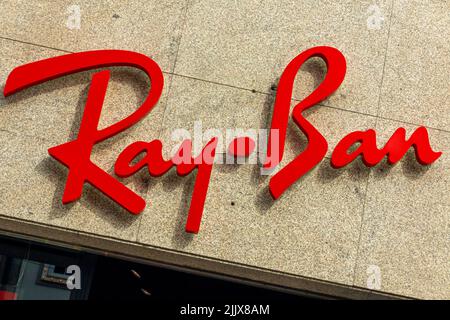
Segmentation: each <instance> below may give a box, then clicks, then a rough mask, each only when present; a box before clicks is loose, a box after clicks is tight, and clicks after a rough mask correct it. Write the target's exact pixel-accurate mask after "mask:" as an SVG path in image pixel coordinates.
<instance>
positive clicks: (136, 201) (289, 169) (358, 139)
mask: <svg viewBox="0 0 450 320" xmlns="http://www.w3.org/2000/svg"><path fill="white" fill-rule="evenodd" d="M312 57H320V58H322V59H323V60H324V61H325V62H326V64H327V74H326V76H325V79H324V80H323V81H322V83H321V84H320V85H319V86H318V87H317V88H316V89H315V90H314V91H313V92H312V93H311V94H310V95H309V96H307V97H306V98H305V99H303V100H302V101H301V102H300V103H298V104H297V105H296V106H295V107H294V109H293V111H292V118H293V120H294V122H295V123H296V125H297V126H298V127H299V128H300V130H302V132H303V133H304V134H305V135H306V137H307V139H308V145H307V147H306V149H305V150H304V151H302V152H301V153H300V154H299V155H298V156H297V157H296V158H294V159H293V160H292V161H291V162H290V163H288V164H287V165H286V166H285V167H283V168H281V169H280V170H279V171H278V172H276V173H275V174H274V175H273V176H272V177H271V179H270V181H269V190H270V193H271V195H272V197H273V198H274V199H277V198H279V197H280V196H281V195H282V194H283V193H284V191H286V189H288V188H289V187H290V186H291V185H292V184H293V183H294V182H295V181H297V180H298V179H300V178H301V177H302V176H303V175H305V174H306V173H307V172H308V171H310V170H311V169H312V168H314V167H315V166H316V165H317V164H318V163H319V162H321V161H322V160H323V158H324V157H325V154H326V152H327V150H328V143H327V140H326V139H325V137H324V136H323V135H322V134H321V133H320V132H319V131H318V130H317V129H316V128H315V127H314V126H313V125H312V124H311V123H310V122H309V121H308V120H306V118H305V117H304V116H303V114H302V113H303V111H305V110H306V109H308V108H311V107H312V106H314V105H316V104H318V103H319V102H321V101H323V100H324V99H326V98H327V97H329V96H330V95H331V94H332V93H333V92H334V91H336V90H337V89H338V88H339V86H340V85H341V83H342V81H343V80H344V77H345V73H346V61H345V58H344V56H343V55H342V53H341V52H340V51H339V50H337V49H335V48H331V47H324V46H322V47H314V48H311V49H309V50H306V51H304V52H302V53H301V54H299V55H298V56H297V57H295V58H294V59H293V60H292V61H291V62H290V63H289V64H288V66H287V67H286V69H285V70H284V72H283V74H282V76H281V78H280V82H279V86H278V91H277V94H276V99H275V105H274V111H273V117H272V124H271V130H270V134H269V140H268V147H267V153H266V156H265V161H264V165H263V167H264V168H265V169H268V170H270V169H273V168H275V167H276V166H277V165H279V164H280V162H281V160H282V158H283V152H284V146H285V138H286V128H287V124H288V120H289V113H290V103H291V99H292V90H293V85H294V79H295V76H296V74H297V72H298V71H299V69H300V67H301V66H302V65H303V63H304V62H305V61H307V60H308V59H310V58H312ZM113 66H129V67H135V68H139V69H141V70H143V71H144V72H145V73H146V74H147V76H148V77H149V78H150V80H151V88H150V90H149V92H148V95H147V98H146V100H145V101H144V102H143V103H142V105H141V106H140V107H139V108H138V109H137V110H136V111H134V112H133V113H131V114H130V115H129V116H127V117H126V118H124V119H122V120H120V121H118V122H116V123H114V124H112V125H110V126H108V127H106V128H103V129H101V130H99V129H98V123H99V119H100V114H101V111H102V107H103V102H104V98H105V94H106V90H107V87H108V82H109V78H110V71H108V70H103V71H99V72H97V73H95V74H94V75H93V76H92V81H91V85H90V89H89V93H88V97H87V101H86V105H85V108H84V112H83V116H82V120H81V123H80V128H79V132H78V137H77V138H76V139H75V140H73V141H69V142H67V143H64V144H61V145H58V146H55V147H52V148H50V149H49V150H48V152H49V154H50V155H51V156H52V157H54V158H55V159H56V160H58V161H59V162H61V163H62V164H64V165H65V166H66V167H68V169H69V172H68V176H67V181H66V186H65V189H64V194H63V197H62V202H63V203H64V204H67V203H70V202H73V201H75V200H77V199H79V198H80V197H81V194H82V191H83V185H84V183H86V182H88V183H90V184H91V185H92V186H94V187H95V188H97V189H98V190H100V191H101V192H103V193H104V194H105V195H106V196H108V197H109V198H111V199H112V200H113V201H115V202H116V203H118V204H119V205H121V206H122V207H124V208H125V209H127V210H128V211H129V212H130V213H132V214H139V213H140V212H142V211H143V210H144V208H145V205H146V203H145V200H144V199H143V198H142V197H140V196H139V195H137V194H136V193H135V192H133V191H132V190H130V189H129V188H128V187H126V186H125V185H124V184H122V183H121V182H120V181H119V180H118V179H116V178H115V177H114V176H112V175H110V174H109V173H107V172H106V171H104V170H103V169H101V168H100V167H98V166H97V165H96V164H95V163H93V162H92V161H91V152H92V148H93V146H94V145H95V144H97V143H99V142H101V141H104V140H106V139H109V138H111V137H113V136H115V135H116V134H118V133H119V132H121V131H123V130H126V129H128V128H130V127H132V126H133V125H134V124H136V123H137V122H138V121H140V120H141V119H143V118H144V117H145V116H147V115H148V113H149V112H150V111H151V110H152V108H153V107H154V106H155V105H156V103H157V102H158V100H159V98H160V96H161V92H162V89H163V85H164V78H163V74H162V72H161V69H160V68H159V66H158V65H157V64H156V63H155V62H154V61H153V60H152V59H150V58H149V57H147V56H145V55H142V54H139V53H136V52H130V51H122V50H99V51H87V52H80V53H74V54H68V55H63V56H60V57H55V58H50V59H45V60H41V61H37V62H33V63H29V64H25V65H22V66H19V67H17V68H15V69H14V70H13V71H12V72H11V73H10V75H9V76H8V79H7V81H6V84H5V88H4V95H5V97H6V96H9V95H12V94H14V93H16V92H18V91H20V90H23V89H25V88H28V87H31V86H34V85H37V84H40V83H42V82H45V81H48V80H52V79H55V78H58V77H62V76H65V75H68V74H72V73H76V72H81V71H85V70H90V69H97V68H104V67H113ZM357 144H359V145H358V147H357V148H356V149H355V148H352V147H354V146H356V145H357ZM254 146H255V143H254V141H253V140H252V139H250V138H249V137H238V138H236V139H235V140H234V141H233V142H232V143H231V144H230V146H229V149H228V150H229V151H230V152H231V153H233V154H234V155H235V156H248V155H249V154H250V153H251V152H252V150H253V148H254ZM216 147H217V138H212V139H211V140H210V141H209V142H208V143H207V144H206V145H205V146H204V148H203V150H202V152H201V153H200V154H199V155H198V156H197V157H195V158H192V143H191V141H190V140H185V141H184V142H183V143H182V144H181V146H180V148H179V149H178V151H177V152H176V153H175V155H174V156H173V157H172V158H171V159H169V160H166V159H164V158H163V155H162V142H161V141H159V140H153V141H150V142H147V141H137V142H134V143H132V144H130V145H129V146H128V147H126V148H125V149H124V150H123V151H122V152H121V153H120V154H119V155H118V157H117V160H116V162H115V165H114V172H115V175H116V176H118V177H122V178H124V177H129V176H131V175H133V174H135V173H136V172H138V171H139V170H141V169H142V168H144V167H146V169H147V170H148V173H149V174H150V175H151V176H152V177H158V176H162V175H164V174H165V173H167V172H168V171H169V170H170V169H171V168H172V167H175V168H176V172H177V174H178V175H180V176H185V175H188V174H190V173H191V172H193V171H194V170H195V169H196V170H197V176H196V179H195V185H194V189H193V194H192V199H191V204H190V208H189V212H188V216H187V222H186V231H187V232H191V233H198V231H199V228H200V223H201V218H202V214H203V207H204V204H205V199H206V194H207V191H208V185H209V181H210V177H211V170H212V166H213V163H214V157H215V152H216ZM411 147H414V149H415V154H416V159H417V161H418V162H419V163H420V164H422V165H429V164H431V163H433V162H434V161H436V159H438V158H439V157H440V155H441V152H435V151H433V149H432V148H431V146H430V142H429V138H428V131H427V129H426V128H425V127H419V128H418V129H417V130H416V131H415V132H414V133H413V134H412V135H411V136H410V137H409V139H407V138H406V132H405V129H403V128H399V129H397V130H396V131H395V132H394V134H393V135H392V137H391V138H390V139H389V140H388V142H387V143H386V145H385V146H384V147H383V148H382V149H378V147H377V144H376V133H375V131H374V130H372V129H370V130H367V131H356V132H352V133H350V134H349V135H347V136H345V137H344V138H343V139H342V140H341V141H340V142H339V143H338V144H337V146H336V148H335V149H334V150H333V153H332V157H331V165H332V166H333V167H334V168H341V167H344V166H346V165H347V164H349V163H350V162H352V161H353V160H355V159H356V158H357V157H358V156H360V157H361V158H362V160H363V162H364V163H365V164H366V165H367V166H368V167H372V166H374V165H376V164H377V163H379V162H380V161H381V160H382V159H383V158H385V157H387V160H388V162H389V163H390V164H394V163H396V162H398V161H399V160H400V159H401V158H402V157H403V156H404V155H405V153H406V152H407V150H408V149H409V148H411ZM353 149H355V150H353ZM141 155H144V157H142V158H138V156H141ZM138 159H139V160H138ZM136 160H138V161H136Z"/></svg>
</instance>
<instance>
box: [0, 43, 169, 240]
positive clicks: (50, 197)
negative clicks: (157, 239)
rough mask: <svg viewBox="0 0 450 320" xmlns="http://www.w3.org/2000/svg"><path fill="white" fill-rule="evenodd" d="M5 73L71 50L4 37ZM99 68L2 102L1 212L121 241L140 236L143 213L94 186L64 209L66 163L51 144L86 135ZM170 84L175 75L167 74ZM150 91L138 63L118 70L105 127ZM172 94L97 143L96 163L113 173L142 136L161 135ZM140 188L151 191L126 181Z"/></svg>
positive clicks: (103, 120) (103, 117) (111, 86)
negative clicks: (85, 116) (82, 127)
mask: <svg viewBox="0 0 450 320" xmlns="http://www.w3.org/2000/svg"><path fill="white" fill-rule="evenodd" d="M0 43H1V46H2V49H3V50H2V52H1V54H0V66H1V74H0V77H1V79H2V82H3V83H4V82H5V81H6V77H7V75H8V73H9V72H10V71H11V70H12V69H13V68H14V67H16V66H18V65H21V64H24V63H27V62H31V61H35V60H39V59H43V58H48V57H51V56H57V55H61V54H64V53H63V52H58V51H55V50H49V49H42V48H39V47H37V46H31V45H28V44H22V43H18V42H13V41H10V40H0ZM91 76H92V72H85V73H81V74H76V75H71V76H66V77H63V78H60V79H56V80H53V81H50V82H47V83H44V84H42V85H39V86H35V87H32V88H29V89H26V90H24V91H22V92H20V93H17V94H15V95H13V96H11V97H8V98H4V97H2V98H1V100H0V104H1V106H0V132H1V140H0V141H2V143H1V147H2V152H1V155H0V159H1V160H0V161H1V162H2V163H5V164H7V165H5V166H2V168H1V174H0V180H1V182H0V184H1V188H2V191H1V194H2V199H1V213H0V214H2V215H6V216H11V217H16V218H20V219H24V220H30V221H35V222H41V223H45V224H49V225H55V226H60V227H65V228H69V229H73V230H80V231H85V232H89V233H92V234H99V235H113V237H114V238H118V239H126V240H135V238H136V236H137V227H138V223H139V219H140V216H138V217H133V216H131V215H130V214H128V213H126V212H125V211H124V210H122V209H120V207H118V206H117V205H116V204H114V203H112V202H111V201H109V199H107V198H105V196H104V195H102V194H101V193H100V192H97V191H96V190H93V189H92V188H86V190H85V192H84V194H83V196H82V197H81V200H80V201H79V202H75V203H74V204H73V205H68V206H63V205H62V203H61V197H62V192H63V190H64V184H65V179H66V173H67V170H66V169H65V167H64V166H63V165H62V164H60V163H58V162H57V161H55V160H54V159H52V158H51V157H50V156H49V155H48V152H47V149H48V148H50V147H53V146H56V145H59V144H62V143H64V142H67V141H69V140H72V139H75V138H76V136H77V133H78V129H79V124H80V120H81V116H82V113H83V108H84V104H85V101H86V96H87V92H88V89H89V83H90V78H91ZM165 79H166V83H167V85H166V88H169V87H170V80H171V76H170V75H167V74H166V75H165ZM148 89H149V82H148V79H147V78H146V76H145V75H144V74H142V73H140V72H137V71H135V70H134V69H131V68H115V69H114V70H113V71H112V72H111V80H110V82H109V86H108V91H107V94H106V98H105V103H104V107H103V109H102V115H101V119H100V123H99V128H104V127H106V126H109V125H111V124H113V123H116V122H117V121H119V120H121V119H123V118H124V117H125V116H126V115H128V114H130V113H131V112H132V111H134V110H135V109H136V108H137V107H138V106H139V105H140V103H142V102H143V99H144V98H145V96H146V94H147V92H148ZM166 95H167V94H166V91H164V92H163V94H162V97H161V99H160V102H159V103H158V105H156V106H155V108H154V109H153V110H152V112H151V113H150V114H149V115H148V116H147V117H146V118H145V119H144V120H143V121H141V123H139V124H137V125H136V126H134V127H132V128H130V129H128V130H127V131H125V132H123V133H122V134H120V135H117V136H115V137H114V138H112V139H109V140H106V141H104V142H102V143H100V144H98V145H96V146H95V147H94V150H93V153H92V157H91V158H92V160H93V161H94V162H95V163H96V164H97V165H99V166H100V167H101V168H103V169H105V170H107V171H108V172H112V171H111V170H112V167H113V165H114V161H115V160H116V157H117V156H118V154H119V152H120V151H122V150H123V149H124V148H125V147H126V146H127V145H128V144H130V143H131V142H134V141H136V140H144V141H150V140H153V139H155V138H157V137H158V136H159V132H160V128H161V123H162V118H163V114H164V108H165V101H166V98H165V97H166ZM125 182H126V184H127V185H129V186H130V187H131V188H133V189H134V190H136V191H137V192H138V193H142V192H144V193H145V190H146V184H145V181H142V180H139V179H138V180H136V181H125Z"/></svg>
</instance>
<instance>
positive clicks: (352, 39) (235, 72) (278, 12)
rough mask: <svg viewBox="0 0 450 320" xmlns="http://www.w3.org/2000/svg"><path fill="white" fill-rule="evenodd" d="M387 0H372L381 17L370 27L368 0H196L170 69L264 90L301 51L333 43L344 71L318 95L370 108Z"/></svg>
mask: <svg viewBox="0 0 450 320" xmlns="http://www.w3.org/2000/svg"><path fill="white" fill-rule="evenodd" d="M391 2H392V1H389V0H382V1H377V2H376V4H377V5H378V8H379V10H380V12H381V16H382V18H383V19H384V20H383V22H382V24H381V28H380V29H379V30H378V29H377V30H373V29H370V28H368V27H367V20H368V18H369V17H370V16H371V15H373V13H371V12H370V11H369V12H368V10H369V7H370V6H371V5H372V4H373V1H369V0H367V1H366V0H365V1H352V0H349V1H339V2H336V1H330V0H325V1H322V0H321V1H316V0H305V1H290V0H282V1H263V2H261V1H259V0H251V1H229V0H219V1H217V0H196V1H193V4H192V6H191V7H190V8H189V10H188V14H187V21H186V28H185V32H184V33H183V37H182V40H181V43H180V52H179V55H178V59H177V65H176V69H175V72H176V73H180V74H187V75H190V76H193V77H197V78H200V79H207V80H211V81H217V82H220V83H226V84H230V85H234V86H238V87H242V88H247V89H256V90H258V91H262V92H270V88H271V87H272V86H273V85H275V86H276V85H277V83H278V80H279V77H280V76H281V74H282V72H283V70H284V68H285V67H286V66H287V64H288V63H289V62H290V61H291V60H292V59H293V58H294V57H295V56H297V55H298V54H300V53H301V52H302V51H304V50H306V49H309V48H311V47H314V46H318V45H327V46H335V47H336V48H338V49H339V50H341V51H342V52H343V53H344V55H345V57H346V59H347V63H348V71H347V77H346V79H345V81H344V83H343V85H342V87H341V89H340V91H339V93H337V94H335V95H334V96H333V97H331V98H330V99H329V101H326V102H325V103H326V104H330V105H333V106H336V107H340V108H343V109H347V110H353V111H359V112H363V113H367V114H373V115H375V114H376V110H377V107H376V106H377V103H378V97H379V87H380V84H381V76H382V72H383V63H384V56H385V53H386V41H387V34H388V24H389V16H390V8H391ZM243 57H245V58H243ZM316 64H319V65H322V66H324V64H323V63H319V62H318V61H317V60H315V61H313V60H311V61H310V62H308V63H306V64H305V65H304V67H303V68H302V71H301V72H300V74H299V76H298V77H297V81H296V83H298V86H297V87H296V92H295V93H294V96H295V97H296V98H302V97H305V96H306V94H307V93H309V92H310V91H311V90H312V89H313V88H314V87H315V86H316V85H317V81H318V79H317V73H316V72H315V69H316V68H315V65H316Z"/></svg>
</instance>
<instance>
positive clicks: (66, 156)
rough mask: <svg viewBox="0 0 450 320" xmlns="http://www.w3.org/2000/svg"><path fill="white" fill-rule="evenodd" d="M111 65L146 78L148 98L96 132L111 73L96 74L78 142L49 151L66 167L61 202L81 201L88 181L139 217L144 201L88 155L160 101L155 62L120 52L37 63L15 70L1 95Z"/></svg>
mask: <svg viewBox="0 0 450 320" xmlns="http://www.w3.org/2000/svg"><path fill="white" fill-rule="evenodd" d="M109 66H132V67H137V68H139V69H142V70H143V71H144V72H145V73H147V75H148V76H149V78H150V79H151V90H150V91H149V94H148V96H147V99H146V100H145V101H144V103H143V104H142V105H141V106H140V107H139V108H138V109H137V110H136V111H135V112H133V113H132V114H131V115H129V116H128V117H127V118H125V119H122V120H121V121H119V122H117V123H115V124H113V125H111V126H109V127H106V128H104V129H102V130H98V128H97V125H98V121H99V118H100V112H101V109H102V105H103V100H104V97H105V93H106V88H107V84H108V80H109V71H101V72H98V73H96V74H94V76H93V78H92V84H91V87H90V89H89V95H88V99H87V102H86V108H85V110H84V113H83V118H82V121H81V125H80V131H79V133H78V137H77V139H76V140H74V141H70V142H68V143H65V144H62V145H59V146H56V147H53V148H50V149H49V153H50V155H51V156H53V157H54V158H56V159H57V160H59V161H60V162H62V163H63V164H64V165H66V166H67V167H68V168H69V175H68V177H67V182H66V188H65V190H64V195H63V203H69V202H72V201H75V200H77V199H79V198H80V197H81V192H82V190H83V184H84V182H89V183H90V184H92V185H93V186H95V187H96V188H98V189H99V190H100V191H102V192H103V193H104V194H105V195H107V196H108V197H110V198H111V199H112V200H114V201H116V202H117V203H119V204H120V205H121V206H123V207H124V208H126V209H127V210H128V211H130V212H131V213H133V214H138V213H140V212H141V211H142V210H143V209H144V207H145V201H144V199H142V198H141V197H139V196H138V195H137V194H135V193H134V192H133V191H131V190H130V189H128V188H127V187H126V186H124V185H123V184H121V183H120V182H118V181H117V180H116V179H114V178H113V177H111V176H110V175H109V174H107V173H106V172H105V171H103V170H102V169H100V168H99V167H97V166H96V165H95V164H93V163H92V162H91V160H90V155H91V151H92V147H93V146H94V145H95V144H96V143H98V142H101V141H103V140H105V139H108V138H110V137H112V136H114V135H116V134H117V133H119V132H121V131H123V130H125V129H127V128H129V127H131V126H132V125H134V124H135V123H136V122H138V121H139V120H140V119H142V118H143V117H144V116H146V115H147V114H148V113H149V112H150V110H151V109H152V108H153V106H154V105H155V104H156V103H157V102H158V100H159V97H160V96H161V92H162V88H163V83H164V78H163V75H162V72H161V69H160V68H159V66H158V65H157V64H156V63H155V62H154V61H153V60H151V59H150V58H148V57H147V56H144V55H142V54H139V53H135V52H131V51H122V50H99V51H88V52H80V53H74V54H68V55H64V56H60V57H55V58H50V59H46V60H41V61H37V62H33V63H30V64H26V65H23V66H20V67H17V68H15V69H14V70H13V71H12V72H11V74H10V75H9V77H8V79H7V81H6V85H5V89H4V95H5V96H9V95H11V94H13V93H15V92H17V91H19V90H22V89H25V88H28V87H30V86H33V85H36V84H39V83H42V82H45V81H48V80H51V79H55V78H58V77H62V76H64V75H68V74H72V73H75V72H80V71H84V70H89V69H95V68H102V67H109Z"/></svg>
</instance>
